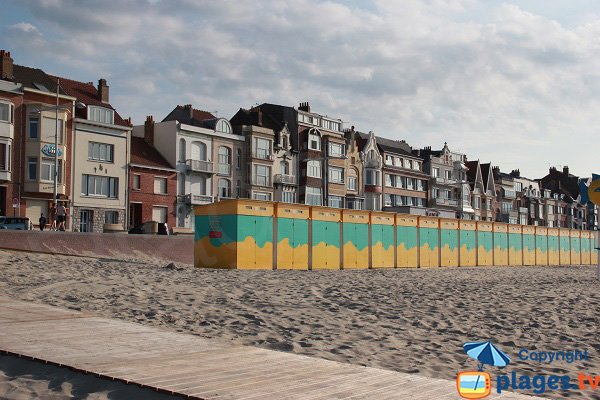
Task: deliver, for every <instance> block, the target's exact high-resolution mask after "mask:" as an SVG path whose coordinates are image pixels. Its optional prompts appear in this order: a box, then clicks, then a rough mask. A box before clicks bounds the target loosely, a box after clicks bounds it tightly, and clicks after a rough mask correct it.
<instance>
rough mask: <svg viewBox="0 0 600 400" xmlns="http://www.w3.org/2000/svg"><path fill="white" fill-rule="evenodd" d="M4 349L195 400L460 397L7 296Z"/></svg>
mask: <svg viewBox="0 0 600 400" xmlns="http://www.w3.org/2000/svg"><path fill="white" fill-rule="evenodd" d="M6 321H8V322H6ZM5 322H6V323H5ZM0 350H2V351H5V352H10V353H12V354H17V355H23V356H27V357H31V358H34V359H38V360H43V361H45V362H51V363H55V364H58V365H67V366H70V367H72V368H74V369H76V370H80V371H85V372H89V373H93V374H96V375H98V376H102V377H107V378H111V379H118V380H121V381H124V382H134V383H136V384H138V385H141V386H143V387H150V388H153V389H155V390H160V391H163V392H167V393H177V394H180V395H183V396H188V397H190V398H204V399H215V400H242V399H243V400H258V399H261V400H299V399H302V400H335V399H356V400H358V399H378V400H385V399H410V400H426V399H432V398H435V399H454V398H457V393H456V389H455V383H454V381H447V380H442V379H432V378H427V377H424V376H420V375H413V374H403V373H399V372H394V371H387V370H381V369H376V368H367V367H361V366H355V365H349V364H343V363H339V362H335V361H327V360H322V359H317V358H313V357H307V356H301V355H296V354H290V353H282V352H276V351H271V350H266V349H259V348H254V347H245V346H235V345H231V344H230V343H225V342H220V341H216V340H210V339H205V338H201V337H198V336H193V335H185V334H180V333H175V332H169V331H166V330H163V329H160V328H154V327H149V326H143V325H139V324H134V323H130V322H126V321H120V320H111V319H106V318H100V317H95V316H89V315H87V314H84V313H78V312H76V311H71V310H62V309H58V308H55V307H51V306H46V305H37V304H32V303H27V302H22V301H16V300H11V299H9V298H6V297H0ZM496 398H502V399H529V400H531V399H533V398H532V397H528V396H523V395H517V394H513V393H509V392H505V393H502V395H496V394H492V396H490V399H496Z"/></svg>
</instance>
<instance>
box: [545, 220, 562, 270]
mask: <svg viewBox="0 0 600 400" xmlns="http://www.w3.org/2000/svg"><path fill="white" fill-rule="evenodd" d="M547 232H548V265H559V264H560V251H559V249H560V245H559V242H558V228H548V230H547Z"/></svg>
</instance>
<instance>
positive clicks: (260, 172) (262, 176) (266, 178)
mask: <svg viewBox="0 0 600 400" xmlns="http://www.w3.org/2000/svg"><path fill="white" fill-rule="evenodd" d="M252 183H253V184H255V185H260V186H270V185H271V167H268V166H266V165H255V166H254V177H253V182H252Z"/></svg>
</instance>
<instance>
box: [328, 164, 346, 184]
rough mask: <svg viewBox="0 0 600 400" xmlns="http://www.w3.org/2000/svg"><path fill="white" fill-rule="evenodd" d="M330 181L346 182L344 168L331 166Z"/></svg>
mask: <svg viewBox="0 0 600 400" xmlns="http://www.w3.org/2000/svg"><path fill="white" fill-rule="evenodd" d="M329 181H330V182H333V183H342V184H343V183H344V169H343V168H336V167H329Z"/></svg>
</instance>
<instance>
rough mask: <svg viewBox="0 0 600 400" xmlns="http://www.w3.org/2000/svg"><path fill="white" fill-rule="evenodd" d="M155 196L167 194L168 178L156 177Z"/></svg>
mask: <svg viewBox="0 0 600 400" xmlns="http://www.w3.org/2000/svg"><path fill="white" fill-rule="evenodd" d="M154 194H167V178H161V177H154Z"/></svg>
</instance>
